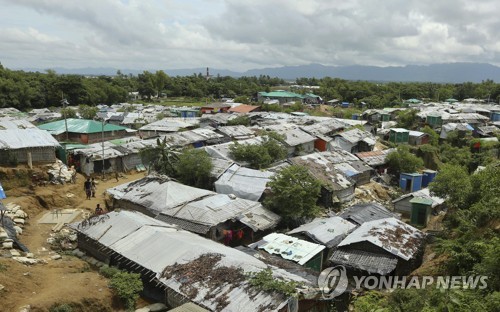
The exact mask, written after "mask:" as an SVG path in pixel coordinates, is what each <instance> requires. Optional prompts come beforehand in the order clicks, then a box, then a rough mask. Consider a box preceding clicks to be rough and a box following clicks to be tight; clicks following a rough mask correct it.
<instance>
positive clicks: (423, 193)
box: [392, 188, 445, 208]
mask: <svg viewBox="0 0 500 312" xmlns="http://www.w3.org/2000/svg"><path fill="white" fill-rule="evenodd" d="M408 197H412V198H416V197H419V198H426V199H429V200H431V201H432V205H431V207H433V208H434V207H436V206H439V205H441V204H442V203H444V201H445V200H444V199H443V198H440V197H437V196H433V195H431V194H430V191H429V189H428V188H423V189H421V190H418V191H416V192H413V193H409V194H404V195H403V196H401V197H399V198H397V199H395V200H393V201H392V203H394V204H395V203H397V202H399V201H401V200H404V199H405V198H408Z"/></svg>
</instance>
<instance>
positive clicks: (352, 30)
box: [0, 0, 500, 70]
mask: <svg viewBox="0 0 500 312" xmlns="http://www.w3.org/2000/svg"><path fill="white" fill-rule="evenodd" d="M0 4H2V9H3V10H2V12H0V42H2V49H0V61H2V62H3V63H5V65H7V66H13V67H40V66H47V67H50V66H52V67H55V66H64V67H82V66H99V67H108V66H109V67H117V68H137V69H144V68H152V69H158V68H163V69H168V68H186V67H204V66H210V67H217V68H228V69H234V70H244V69H248V68H253V67H268V66H281V65H297V64H308V63H313V62H314V63H322V64H327V65H348V64H364V65H405V64H428V63H437V62H455V61H471V62H490V63H494V64H500V53H499V52H500V44H499V43H498V42H500V40H499V39H500V35H499V34H498V32H497V29H499V28H500V21H499V20H498V19H497V17H496V15H497V13H498V11H499V9H498V8H497V4H496V1H490V0H480V1H474V2H472V1H465V0H461V1H451V0H446V1H445V0H441V1H436V0H432V1H431V0H421V1H416V0H410V1H403V2H402V1H399V0H385V1H383V0H351V1H331V0H308V1H303V0H274V1H270V0H253V1H240V0H196V1H189V2H188V1H182V0H155V1H140V0H129V1H119V0H87V1H84V2H82V1H58V0H0ZM12 16H15V19H14V18H12Z"/></svg>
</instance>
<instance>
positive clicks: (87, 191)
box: [83, 179, 92, 200]
mask: <svg viewBox="0 0 500 312" xmlns="http://www.w3.org/2000/svg"><path fill="white" fill-rule="evenodd" d="M83 189H84V190H85V195H87V199H89V200H90V196H91V195H92V182H90V179H87V181H85V183H83Z"/></svg>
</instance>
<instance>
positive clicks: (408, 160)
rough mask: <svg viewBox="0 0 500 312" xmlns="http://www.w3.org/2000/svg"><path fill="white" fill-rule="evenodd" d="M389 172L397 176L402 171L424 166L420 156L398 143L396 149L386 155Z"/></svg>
mask: <svg viewBox="0 0 500 312" xmlns="http://www.w3.org/2000/svg"><path fill="white" fill-rule="evenodd" d="M387 165H388V166H389V172H390V173H391V174H393V175H394V176H396V177H397V178H399V174H400V173H403V172H407V173H412V172H415V171H416V170H417V169H420V168H422V167H423V166H424V162H423V160H422V159H421V158H419V157H417V156H415V155H413V154H412V153H411V152H410V149H409V148H408V147H407V146H405V145H399V146H398V147H397V149H396V150H395V151H393V152H391V153H389V155H387Z"/></svg>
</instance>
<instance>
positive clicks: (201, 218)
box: [107, 176, 280, 231]
mask: <svg viewBox="0 0 500 312" xmlns="http://www.w3.org/2000/svg"><path fill="white" fill-rule="evenodd" d="M107 192H108V193H109V194H111V195H112V196H113V197H114V198H116V199H121V200H126V201H129V202H131V203H134V204H136V205H138V206H141V207H144V208H145V209H147V210H149V211H150V212H151V213H152V214H153V215H155V216H157V215H159V214H162V215H165V216H171V217H175V218H177V219H182V220H184V221H186V222H191V223H194V224H193V225H192V226H193V227H194V228H196V227H197V225H200V224H201V225H203V226H209V227H212V226H216V225H217V224H219V223H222V222H225V221H227V220H229V219H235V220H239V221H240V222H241V223H243V224H246V225H248V226H249V227H250V228H252V229H253V230H254V231H257V230H265V229H268V228H272V227H274V226H275V225H276V224H277V223H278V221H279V220H280V217H279V216H278V215H276V214H275V213H273V212H271V211H269V210H267V209H265V208H263V207H262V205H261V204H260V203H259V202H255V201H250V200H246V199H241V198H235V197H232V196H231V197H230V196H229V195H225V194H217V193H214V192H211V191H207V190H203V189H198V188H194V187H190V186H186V185H183V184H180V183H177V182H174V181H171V180H170V179H168V178H167V177H164V176H163V177H162V176H148V177H145V178H143V179H140V180H136V181H134V182H130V183H126V184H123V185H120V186H117V187H114V188H111V189H108V190H107ZM172 222H173V221H172ZM190 226H191V225H190ZM184 228H187V225H185V226H184Z"/></svg>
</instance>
